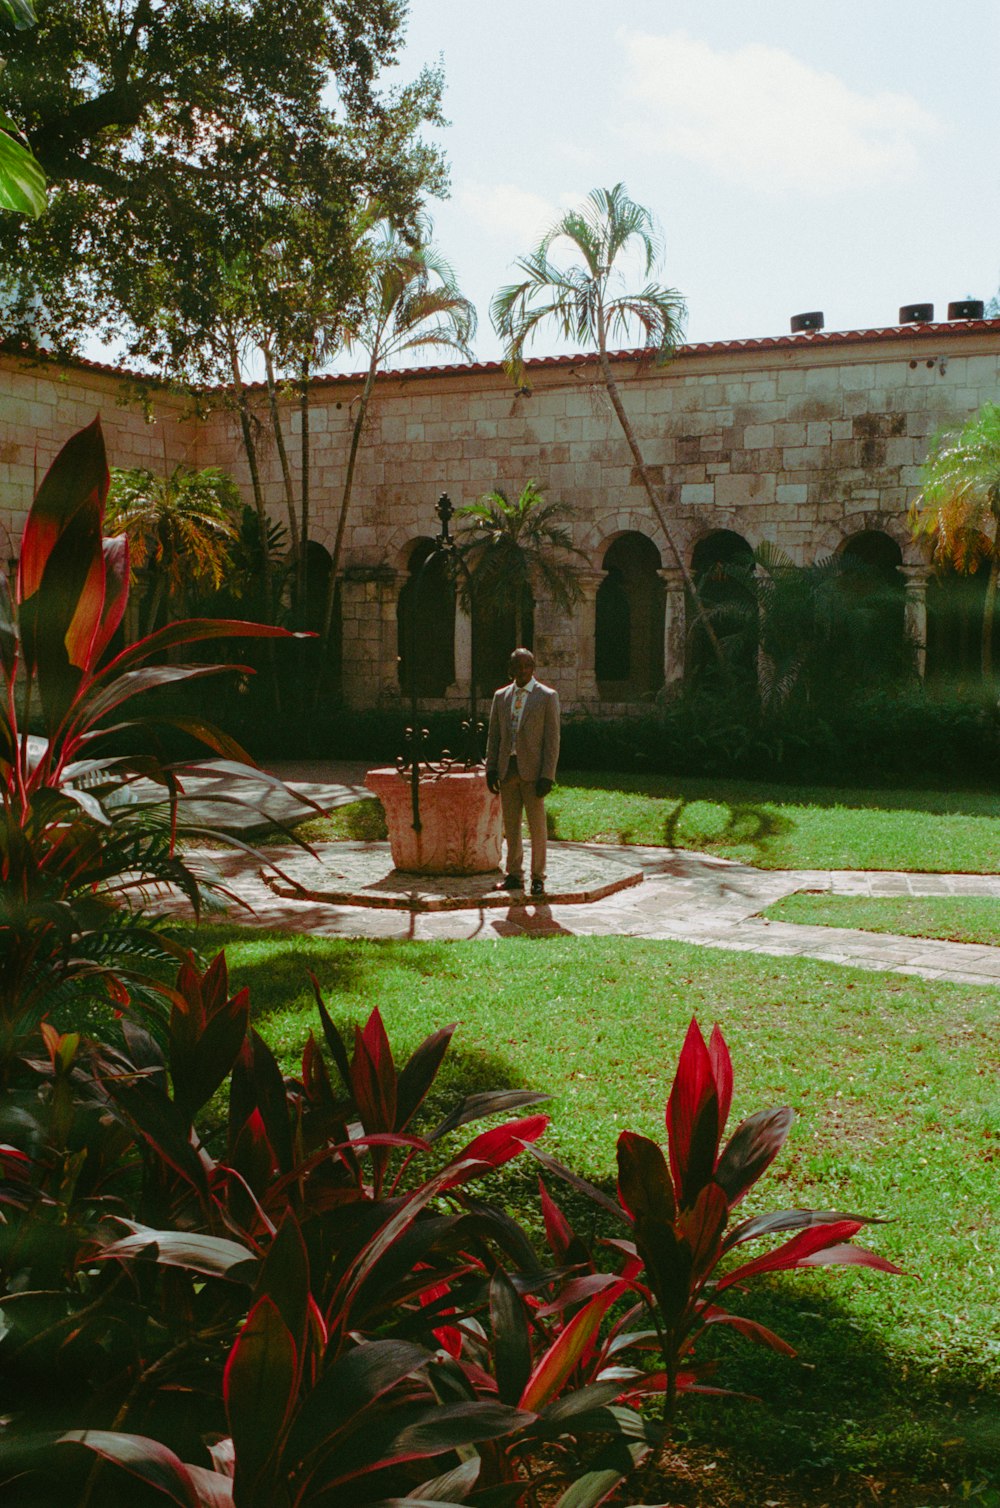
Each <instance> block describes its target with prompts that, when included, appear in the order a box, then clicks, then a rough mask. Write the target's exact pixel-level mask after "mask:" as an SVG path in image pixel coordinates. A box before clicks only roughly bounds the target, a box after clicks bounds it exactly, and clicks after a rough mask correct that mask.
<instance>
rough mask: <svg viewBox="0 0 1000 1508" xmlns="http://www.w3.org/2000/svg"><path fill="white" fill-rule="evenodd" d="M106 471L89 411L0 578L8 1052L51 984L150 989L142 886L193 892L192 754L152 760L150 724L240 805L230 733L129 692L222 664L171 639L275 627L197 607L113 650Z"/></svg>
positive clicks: (41, 1007)
mask: <svg viewBox="0 0 1000 1508" xmlns="http://www.w3.org/2000/svg"><path fill="white" fill-rule="evenodd" d="M108 483H109V474H108V467H107V460H106V457H105V451H104V441H103V437H102V434H101V427H100V421H99V420H95V421H94V423H93V424H91V425H89V426H88V427H87V428H86V429H84V430H81V431H80V432H79V433H78V434H76V435H74V436H73V437H72V438H71V439H70V440H69V441H68V443H67V444H66V445H65V446H64V447H63V449H62V451H61V452H60V453H59V455H58V456H57V457H56V459H55V461H54V462H53V463H52V466H51V467H50V469H49V471H48V472H47V474H46V476H45V478H44V480H43V482H42V484H41V487H40V488H39V491H38V495H37V497H36V498H35V501H34V503H33V505H32V508H31V511H30V513H29V515H28V519H27V522H26V524H25V527H24V533H23V537H22V541H21V551H20V559H19V563H18V574H17V584H16V591H15V594H14V597H13V599H12V597H11V593H10V589H9V587H8V584H7V581H6V579H0V671H2V677H3V694H2V699H0V801H2V811H0V880H2V882H3V883H2V887H0V888H2V896H3V900H2V905H0V1057H2V1059H3V1061H4V1062H7V1061H8V1060H9V1056H10V1053H11V1052H12V1051H13V1042H14V1040H15V1038H16V1034H17V1032H18V1031H19V1030H21V1029H22V1027H23V1025H24V1023H25V1022H27V1023H32V1022H36V1021H37V1020H38V1019H39V1018H40V1016H41V1015H42V1013H43V1012H44V1011H45V1010H46V1009H48V1008H49V1007H50V1006H51V1005H52V1004H53V1003H54V993H55V992H59V991H62V992H63V993H65V991H66V990H67V988H68V987H69V986H71V985H72V986H75V988H76V989H77V992H78V993H79V992H82V993H84V994H87V993H88V992H89V993H90V994H93V993H94V992H95V990H96V992H97V993H98V995H103V997H104V999H105V1000H107V999H109V998H110V999H111V1000H112V1001H113V1002H114V1003H115V1004H116V1005H118V1006H122V1005H124V1004H125V1003H126V1002H127V1001H128V999H129V992H130V989H131V990H138V991H139V993H140V995H143V994H145V993H148V991H149V990H150V989H154V988H155V985H154V984H153V983H152V982H151V981H150V979H149V978H148V977H147V969H146V963H147V962H148V960H149V959H150V957H157V956H160V957H162V954H163V952H164V948H165V943H164V942H163V941H162V939H161V935H160V934H159V933H157V932H156V931H155V929H153V928H152V927H151V926H150V925H149V924H148V923H147V922H146V921H145V919H144V918H143V915H142V909H141V908H142V904H143V902H144V900H145V899H146V897H147V896H148V894H149V892H150V890H151V888H152V887H154V886H156V885H158V884H164V883H165V884H171V885H175V886H179V887H180V888H181V890H183V891H184V892H185V893H186V894H187V896H188V898H189V899H190V901H191V902H192V904H193V905H194V906H195V908H196V909H197V907H198V905H199V902H200V895H201V891H200V887H199V883H198V878H197V876H196V874H195V872H194V871H193V869H192V868H191V866H190V865H188V864H185V863H184V862H183V861H182V860H181V858H180V857H179V856H178V853H177V850H176V843H175V840H176V834H177V823H178V798H179V796H180V794H181V793H182V791H183V783H184V778H185V775H186V774H190V773H193V772H194V771H196V769H197V765H195V764H192V763H188V764H186V765H183V766H178V765H175V764H171V763H167V762H164V761H163V760H162V759H161V758H159V757H158V755H157V753H156V746H155V743H154V742H151V741H150V733H151V731H152V729H153V728H154V727H155V726H156V724H157V723H158V722H159V723H162V722H163V721H168V722H169V723H170V724H171V725H172V726H173V727H174V728H175V729H176V730H178V731H179V732H181V733H182V734H183V735H184V736H185V737H187V738H189V739H191V738H193V739H194V740H196V741H197V742H198V743H200V744H201V745H202V747H204V748H207V749H208V750H210V751H212V752H213V753H214V754H216V755H218V756H220V757H221V759H222V760H223V761H224V763H223V765H222V768H223V769H228V770H229V772H230V773H231V774H232V776H233V778H234V786H233V792H232V796H231V800H232V802H233V803H234V805H236V806H238V805H241V804H243V803H242V801H241V796H240V791H239V780H240V777H241V776H242V775H245V774H249V773H251V772H250V771H249V770H248V769H247V768H246V756H245V755H244V754H243V751H242V750H241V749H240V747H239V746H238V745H237V744H235V743H234V742H233V740H232V739H230V738H228V737H227V736H226V735H224V734H223V733H221V732H219V731H218V730H217V729H216V728H214V727H213V726H212V725H211V724H209V723H206V722H204V721H202V720H200V719H198V718H197V717H192V716H186V715H177V716H174V717H171V718H169V719H165V718H164V717H162V716H160V717H157V716H155V715H153V714H151V713H149V712H147V713H145V714H143V713H139V712H137V711H136V710H134V708H133V706H132V705H130V704H132V703H133V701H134V699H135V698H136V697H137V696H138V695H140V694H141V693H144V692H150V691H154V690H156V689H157V688H161V687H169V686H174V687H176V686H181V685H186V684H189V683H191V682H192V681H194V680H196V679H198V678H201V677H204V676H207V675H211V674H214V673H217V672H218V671H219V670H220V669H221V668H222V667H219V666H215V665H184V664H164V663H162V659H163V656H164V655H166V654H167V653H168V652H175V651H176V650H178V649H180V648H182V647H184V646H186V645H190V644H194V643H198V642H199V641H209V640H218V639H225V638H228V637H231V636H233V635H237V634H238V635H240V636H245V637H248V638H252V637H275V636H284V630H282V629H276V628H270V627H266V626H262V625H258V624H253V623H245V622H240V621H228V620H217V619H192V620H189V621H182V622H176V623H171V624H168V625H167V626H166V627H165V628H162V629H160V630H159V631H158V632H156V633H154V634H152V635H151V636H149V637H147V638H145V639H143V640H141V641H139V642H138V643H135V644H132V645H129V646H127V647H126V648H124V649H122V650H121V651H120V653H118V654H114V655H110V646H111V644H112V641H113V639H114V637H115V634H116V631H117V629H118V627H119V625H120V624H121V622H122V619H123V616H124V614H125V609H126V605H127V602H128V590H129V580H128V578H129V544H128V540H127V538H126V537H125V536H123V535H119V536H117V537H114V538H105V537H104V535H103V522H104V508H105V501H106V498H107V492H108ZM31 730H37V731H31ZM122 749H126V750H128V751H129V752H121V751H122ZM216 768H219V767H218V766H216ZM253 773H254V775H255V777H256V778H257V779H258V780H259V779H260V778H262V777H261V775H260V773H259V772H256V771H255V772H253ZM263 778H265V779H266V777H263ZM130 901H131V903H132V904H131V905H129V904H128V903H129V902H130ZM137 907H138V909H136V908H137Z"/></svg>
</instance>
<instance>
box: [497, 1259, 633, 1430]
mask: <svg viewBox="0 0 1000 1508" xmlns="http://www.w3.org/2000/svg"><path fill="white" fill-rule="evenodd" d="M624 1291H625V1284H624V1283H621V1282H619V1283H616V1284H614V1285H613V1286H612V1287H610V1288H608V1289H606V1290H605V1291H604V1292H603V1293H599V1294H597V1295H595V1297H594V1298H592V1299H591V1300H590V1302H589V1304H586V1305H584V1307H583V1308H582V1309H581V1310H580V1311H579V1312H578V1313H577V1314H575V1315H574V1316H573V1318H572V1319H571V1320H570V1322H569V1324H568V1325H567V1326H566V1328H565V1330H563V1331H561V1332H560V1334H559V1335H558V1336H557V1337H556V1339H555V1340H554V1341H553V1342H552V1344H551V1346H549V1348H548V1350H547V1351H546V1352H545V1354H544V1356H543V1357H542V1358H541V1360H540V1361H539V1363H538V1365H537V1366H536V1367H535V1369H534V1371H533V1372H532V1374H531V1376H530V1377H529V1378H528V1381H527V1384H526V1386H525V1389H524V1392H523V1393H522V1394H521V1397H520V1400H519V1403H518V1407H519V1408H522V1409H529V1410H531V1412H532V1413H537V1412H538V1410H539V1409H541V1408H544V1407H545V1405H546V1404H547V1403H551V1401H552V1399H553V1398H555V1397H556V1395H557V1394H558V1392H559V1390H560V1388H561V1387H562V1385H563V1383H564V1382H565V1381H566V1379H567V1378H568V1377H569V1375H570V1373H571V1372H572V1371H573V1370H574V1368H575V1367H577V1366H578V1365H579V1363H580V1362H581V1360H582V1359H583V1357H584V1356H585V1355H586V1353H587V1352H588V1351H590V1350H592V1349H593V1346H594V1342H595V1340H596V1339H597V1333H598V1330H599V1329H600V1324H601V1320H602V1319H603V1318H604V1316H605V1314H606V1313H607V1311H608V1310H609V1309H610V1307H611V1305H612V1304H613V1303H614V1301H615V1299H616V1298H618V1297H619V1295H620V1294H621V1293H623V1292H624Z"/></svg>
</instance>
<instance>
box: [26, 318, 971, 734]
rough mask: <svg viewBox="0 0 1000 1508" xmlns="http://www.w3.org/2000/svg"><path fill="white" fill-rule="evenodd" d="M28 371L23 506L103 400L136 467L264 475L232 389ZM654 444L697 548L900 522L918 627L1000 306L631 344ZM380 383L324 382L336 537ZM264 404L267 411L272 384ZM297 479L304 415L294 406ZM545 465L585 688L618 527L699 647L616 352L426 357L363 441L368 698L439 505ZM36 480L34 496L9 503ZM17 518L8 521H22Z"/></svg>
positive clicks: (671, 653)
mask: <svg viewBox="0 0 1000 1508" xmlns="http://www.w3.org/2000/svg"><path fill="white" fill-rule="evenodd" d="M50 371H51V369H50V368H38V367H36V368H29V369H22V368H20V367H18V366H17V364H16V363H15V362H13V361H12V360H11V359H9V358H7V359H3V360H2V361H0V461H2V469H0V481H2V482H4V483H5V484H6V485H5V486H4V489H3V495H4V506H5V507H6V508H7V509H10V510H11V511H13V512H17V511H19V510H21V509H23V508H24V507H25V506H26V504H27V500H28V498H29V496H30V485H31V474H32V467H33V460H32V458H33V453H34V451H33V448H34V445H35V443H36V441H37V443H38V445H39V470H41V469H42V468H43V466H44V464H45V463H47V461H48V459H49V458H50V457H51V454H53V453H54V451H55V449H56V448H57V446H58V444H60V443H61V442H62V440H63V439H65V438H66V436H67V435H68V434H69V433H70V432H71V431H72V429H73V428H75V427H77V426H78V425H79V424H80V423H83V422H86V421H88V420H89V419H90V418H91V417H92V415H93V412H94V409H95V408H98V407H99V408H100V410H101V413H102V418H103V420H104V423H105V428H106V431H107V434H108V440H109V450H110V453H111V456H112V459H113V462H114V463H115V464H121V465H135V464H147V465H151V466H154V467H156V466H160V465H162V462H163V452H164V447H166V451H167V454H168V455H169V457H170V461H171V463H174V462H175V461H177V460H185V461H189V462H191V463H192V464H197V465H199V466H205V465H219V466H223V467H226V468H228V469H231V470H232V471H233V472H234V473H235V474H236V475H237V477H238V478H239V479H240V481H241V483H242V484H243V486H244V488H245V489H246V490H247V493H248V495H249V482H248V476H247V473H246V467H245V463H244V458H243V456H242V452H241V445H240V438H239V433H238V430H237V429H236V428H235V426H234V424H233V420H232V416H231V415H230V414H227V413H226V412H224V411H222V410H221V409H220V410H218V411H217V412H215V413H214V414H210V415H209V416H208V417H207V418H206V419H203V420H202V421H200V422H195V421H194V420H192V419H185V418H184V417H183V410H182V408H181V407H180V404H179V402H178V401H176V400H173V399H168V398H166V397H164V398H163V399H162V400H158V402H157V408H156V413H155V415H154V418H153V421H152V422H147V421H146V420H145V419H144V418H143V416H142V414H141V413H140V412H138V411H137V410H136V409H134V408H131V409H122V408H117V407H115V398H116V384H115V380H114V377H113V376H112V375H111V374H108V373H103V372H102V373H98V372H94V371H92V370H87V369H78V368H72V369H65V371H64V372H62V373H58V372H56V373H53V374H52V375H50ZM615 371H616V376H617V380H618V381H619V383H620V387H621V393H622V397H623V401H624V403H625V406H626V409H627V411H628V413H629V415H630V417H631V419H632V422H633V424H634V428H635V431H636V434H637V436H638V439H639V442H640V445H641V448H642V452H643V454H644V456H645V459H646V461H647V463H648V465H649V466H650V467H651V469H652V471H653V474H654V477H655V479H656V481H657V483H658V485H659V486H660V487H661V489H662V497H663V501H664V507H665V511H666V514H667V516H668V520H669V523H670V527H671V533H672V536H673V540H674V543H675V544H676V546H677V549H678V552H679V553H680V554H681V555H682V557H683V558H684V560H685V562H686V563H687V564H688V565H690V562H691V557H692V552H693V550H694V548H695V546H696V545H697V544H698V541H699V540H701V539H703V538H704V537H705V536H707V535H710V534H712V533H713V532H714V531H717V530H728V531H732V532H733V533H735V534H737V535H739V536H741V538H742V539H744V540H746V541H747V543H748V544H749V545H750V546H751V547H753V546H756V545H758V544H759V543H760V542H761V541H763V540H770V541H772V542H774V543H775V544H777V545H779V546H781V548H782V549H784V550H785V551H786V552H787V553H788V554H789V555H790V556H791V557H792V558H793V559H794V560H796V561H798V562H800V563H805V562H807V561H810V560H813V559H816V558H818V557H821V556H824V555H829V554H831V553H833V552H834V551H836V550H837V549H838V548H839V547H841V546H842V545H843V544H844V542H845V541H846V540H848V539H849V538H850V537H851V536H852V535H856V534H858V533H861V532H865V531H877V532H879V533H881V534H885V535H887V536H888V537H889V538H890V539H892V540H894V541H896V543H897V545H898V547H899V552H900V560H901V565H902V569H903V573H904V575H906V576H907V578H908V591H909V607H910V621H911V627H912V628H914V630H915V631H916V632H917V634H918V637H919V635H920V632H921V624H922V618H921V614H922V611H923V608H922V601H923V582H924V580H925V579H926V567H925V565H924V560H923V556H922V554H921V552H920V550H919V548H918V547H917V546H916V545H914V543H913V541H912V540H911V538H910V535H909V531H908V529H907V527H906V510H907V507H908V505H909V503H910V501H911V500H912V498H913V496H914V494H915V492H916V490H917V487H918V484H919V477H920V465H921V462H922V460H923V459H924V457H925V455H926V452H927V446H928V441H929V438H930V436H931V435H932V434H933V433H934V432H935V431H937V430H939V429H941V428H944V427H949V426H953V425H956V424H959V423H961V422H962V421H964V419H965V418H967V417H968V415H969V414H970V413H972V412H973V411H974V410H976V409H977V408H979V407H980V406H981V405H982V404H983V403H984V402H986V401H990V400H994V399H995V398H996V397H997V395H998V393H1000V321H979V322H976V323H974V324H959V323H956V324H950V325H938V326H921V327H915V328H906V327H902V328H894V329H891V330H884V331H863V332H856V333H854V334H837V333H823V334H813V335H805V336H796V337H791V338H783V339H775V340H769V341H747V342H739V343H733V344H724V345H716V346H703V347H688V348H685V349H684V350H683V351H682V352H680V353H679V354H678V355H677V357H676V358H675V359H674V361H673V362H672V363H670V364H669V365H668V366H666V367H663V368H651V367H642V366H639V365H638V364H637V363H636V362H635V361H633V360H631V359H629V358H627V357H624V358H621V359H619V360H617V361H616V362H615ZM359 392H360V382H359V381H358V380H355V379H352V378H326V379H320V380H318V381H317V382H316V383H315V385H314V388H313V393H312V407H311V446H312V467H311V476H312V485H311V493H312V513H313V525H312V528H311V531H310V532H311V535H312V537H313V538H315V539H316V540H318V541H319V542H321V543H322V544H324V545H325V546H326V547H327V548H328V549H329V548H331V547H332V542H333V537H334V533H335V530H336V519H337V512H338V509H339V504H340V494H341V490H342V487H343V476H344V466H345V462H346V457H347V450H348V445H349V440H350V431H351V425H352V423H353V416H354V412H355V404H356V400H357V396H358V394H359ZM255 401H257V402H259V403H260V405H261V408H262V411H263V408H264V399H263V394H261V393H260V392H257V393H256V394H255ZM285 418H286V428H287V432H288V438H289V447H290V458H291V461H292V468H293V475H294V479H295V483H296V486H297V485H298V477H299V471H298V459H299V421H298V412H297V407H296V406H295V405H288V406H286V408H285ZM262 460H263V470H264V483H265V490H266V497H267V504H268V508H269V510H270V511H271V512H272V514H273V515H274V516H275V517H276V518H284V516H285V509H284V499H283V489H282V485H281V474H280V469H279V466H278V460H277V456H276V454H274V452H273V450H271V451H268V452H266V453H265V454H264V456H263V458H262ZM529 478H534V479H535V480H536V481H537V482H538V483H540V484H541V485H542V486H543V487H544V488H545V489H546V492H547V494H548V496H549V497H550V498H551V499H558V500H560V501H563V502H565V503H568V504H570V505H571V506H572V508H573V510H574V513H575V516H576V522H575V524H574V528H573V533H574V539H575V543H576V545H577V546H578V548H579V549H580V550H581V551H582V552H583V554H584V556H585V562H581V564H582V565H583V564H585V569H584V570H583V573H582V578H581V580H582V585H583V589H584V600H583V603H582V604H581V606H580V608H579V609H578V610H577V612H576V613H575V614H574V615H572V616H570V617H567V616H565V615H563V614H561V613H559V612H557V611H556V610H554V608H553V607H552V605H551V604H549V603H546V602H545V601H544V600H540V601H539V602H538V603H537V606H536V619H535V647H536V652H537V655H538V659H539V663H540V665H541V666H543V667H544V670H545V673H546V674H547V675H548V676H549V677H550V678H551V679H552V680H553V681H554V682H555V683H556V684H557V685H558V686H559V688H560V690H561V691H562V693H563V697H564V701H565V702H566V703H567V704H568V705H569V706H573V705H581V706H588V707H596V706H597V705H598V704H599V697H598V688H597V684H596V682H595V679H594V668H593V667H594V604H595V600H596V595H597V591H598V588H599V586H600V583H601V582H602V580H603V579H604V571H603V563H604V556H605V553H606V551H607V549H608V547H609V545H610V544H611V543H613V542H614V540H615V539H617V538H619V537H620V536H621V535H622V534H624V533H627V532H636V533H639V534H642V535H645V536H646V537H647V538H649V539H650V540H652V541H653V543H654V545H655V546H656V548H657V550H658V551H659V555H660V565H661V571H660V576H661V579H662V582H663V594H664V606H665V611H664V618H665V626H664V633H665V664H666V676H667V679H668V680H670V679H672V678H676V677H677V675H678V674H679V673H680V672H681V670H682V667H683V645H684V632H685V630H684V598H683V590H682V585H681V579H680V573H679V570H678V568H677V565H676V561H675V559H674V556H673V554H672V551H671V549H670V546H669V544H668V542H667V540H666V539H665V538H664V536H663V533H662V530H661V528H660V526H659V524H658V523H657V521H656V519H655V517H654V516H653V514H652V511H651V509H650V507H649V504H648V501H647V499H646V495H645V492H644V490H643V488H642V486H641V484H640V481H639V478H638V476H637V473H636V469H635V467H634V465H633V463H632V457H631V455H630V453H629V450H628V447H627V445H626V443H625V440H624V438H623V436H622V433H621V430H620V428H619V425H618V422H617V419H616V418H615V415H614V412H613V410H612V408H611V405H610V403H609V401H608V398H607V395H606V393H605V391H604V387H603V385H602V383H601V382H600V374H599V372H598V370H597V367H596V364H595V363H594V362H593V361H588V360H585V359H571V358H561V359H555V360H549V361H540V362H532V363H529V368H528V378H527V382H526V383H525V385H524V386H523V387H522V388H521V389H519V390H515V389H514V388H513V387H512V385H511V383H510V381H509V379H508V378H507V376H506V375H505V374H504V372H503V371H502V370H501V369H500V368H499V367H498V366H496V365H486V366H476V367H464V368H460V367H453V368H438V369H423V370H420V371H416V372H407V373H399V374H396V375H394V376H391V377H387V378H385V379H383V380H382V381H380V383H379V386H378V389H377V392H376V397H375V399H374V401H373V403H372V406H371V410H370V414H369V421H368V424H367V426H366V433H365V436H364V440H363V443H362V447H361V451H360V453H359V458H358V465H357V471H356V476H355V484H354V494H353V502H352V506H351V513H350V521H349V527H348V532H347V537H346V554H345V562H344V563H345V568H346V574H345V580H344V584H343V594H342V596H343V653H344V683H345V691H346V693H347V695H348V697H349V699H350V700H351V701H352V702H354V703H355V704H356V705H370V704H374V703H377V702H386V701H390V702H391V701H393V700H395V699H397V698H398V696H399V687H398V678H397V668H396V655H397V625H396V602H397V599H398V594H399V591H400V588H401V585H402V583H403V581H404V580H405V578H406V570H407V561H408V557H409V554H410V551H411V549H412V547H413V545H414V543H415V542H416V541H417V540H418V539H421V538H428V537H430V536H433V535H434V534H435V533H436V532H437V529H438V521H437V518H436V516H435V513H434V505H435V503H436V501H437V498H438V496H439V495H440V494H441V493H442V492H447V493H449V495H450V496H451V498H452V501H453V502H454V503H455V505H456V506H459V507H460V506H461V505H462V504H463V503H467V502H471V501H472V500H473V499H475V498H476V497H478V496H479V495H480V494H481V493H483V492H484V491H488V490H490V489H491V488H494V487H497V486H499V487H502V488H504V490H505V491H508V492H510V493H515V494H516V493H517V492H518V491H520V489H521V488H522V487H523V486H524V484H525V482H526V481H528V479H529ZM11 499H12V500H13V506H12V503H11V501H10V500H11ZM5 521H6V520H5ZM469 669H470V658H469V632H468V624H467V623H466V622H464V621H463V620H462V619H461V617H459V620H458V622H457V624H456V676H457V679H456V684H455V686H454V687H453V688H452V689H451V691H450V693H449V698H450V699H452V700H459V699H461V698H463V697H464V696H465V695H466V693H467V687H468V678H469Z"/></svg>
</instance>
